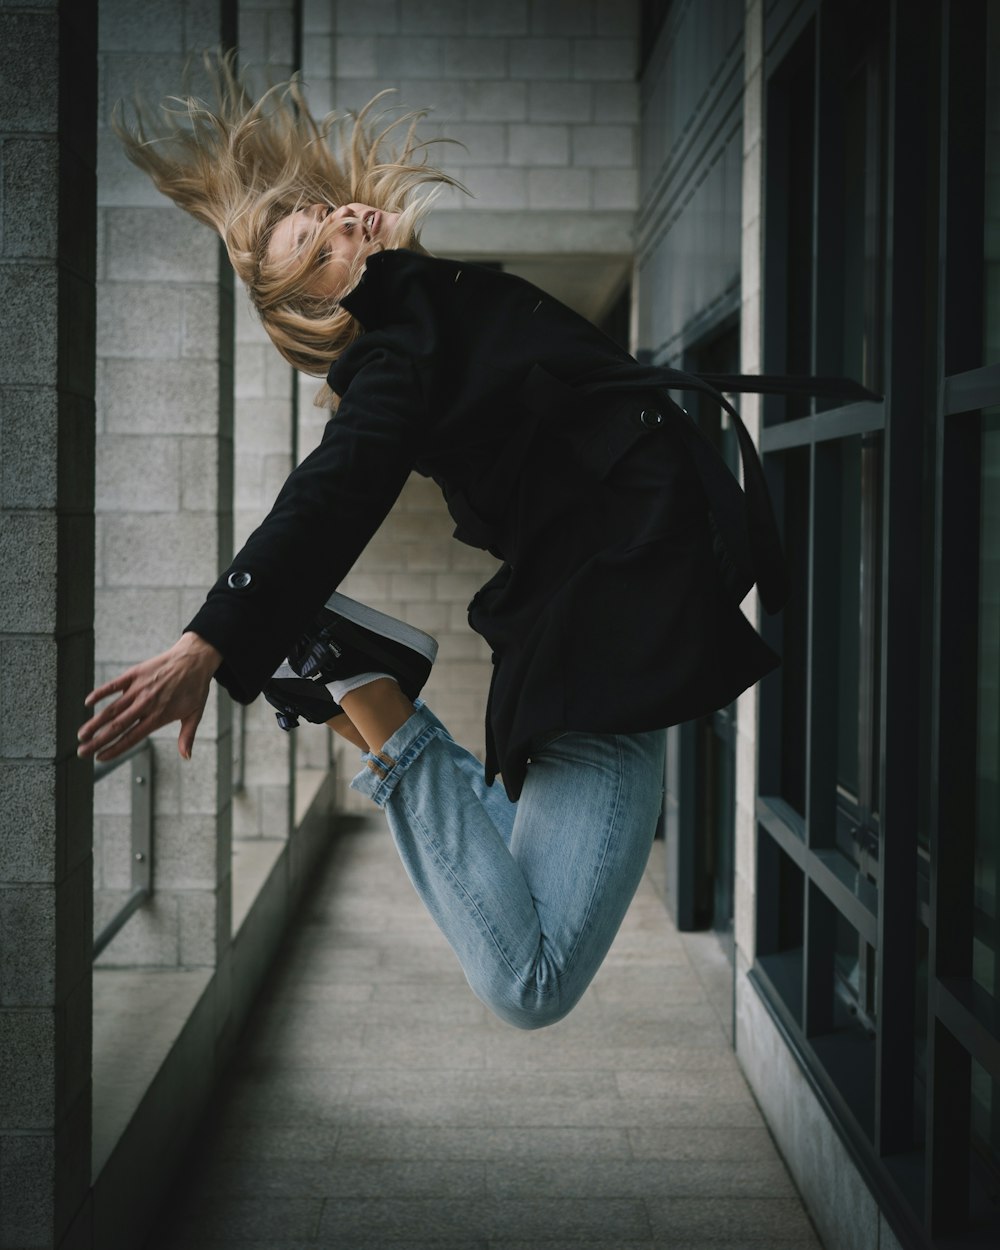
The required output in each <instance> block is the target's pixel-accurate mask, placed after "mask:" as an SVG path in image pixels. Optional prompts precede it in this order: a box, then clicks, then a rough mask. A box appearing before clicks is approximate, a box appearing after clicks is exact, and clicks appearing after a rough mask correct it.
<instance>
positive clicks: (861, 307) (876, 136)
mask: <svg viewBox="0 0 1000 1250" xmlns="http://www.w3.org/2000/svg"><path fill="white" fill-rule="evenodd" d="M876 26H878V24H877V23H876ZM866 34H867V32H866V29H865V25H864V23H863V22H861V23H859V24H853V23H852V24H850V25H849V26H848V35H849V36H853V37H854V38H855V39H857V37H858V36H859V35H860V36H861V37H862V38H864V37H865V35H866ZM883 55H884V54H883V45H882V40H881V38H880V36H879V34H878V31H877V29H876V30H875V31H873V32H871V38H870V42H868V43H866V44H864V45H863V46H862V47H861V48H860V58H859V59H858V60H856V61H855V62H854V64H853V66H851V67H850V68H849V71H848V73H847V76H846V82H845V84H844V92H843V96H842V108H843V114H842V123H843V166H842V171H843V172H842V186H843V232H844V233H843V266H842V268H841V270H840V271H839V272H837V273H835V275H834V280H835V281H836V283H837V285H838V286H839V288H840V290H839V292H838V293H839V295H840V299H841V304H842V308H843V320H842V326H841V343H842V359H841V371H842V373H843V374H844V376H845V377H849V378H856V379H857V380H858V381H860V382H864V383H865V384H866V385H867V386H871V387H873V388H875V389H878V388H879V386H880V382H881V341H882V287H883V283H884V277H885V275H884V267H883V264H882V253H883V220H884V212H883V206H884V192H883V166H884V161H883V151H882V149H883V123H882V118H883V105H882V82H883V69H882V65H883Z"/></svg>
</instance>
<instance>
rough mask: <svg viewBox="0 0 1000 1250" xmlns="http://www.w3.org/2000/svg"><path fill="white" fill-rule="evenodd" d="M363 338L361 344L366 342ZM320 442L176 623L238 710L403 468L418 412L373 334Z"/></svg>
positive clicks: (413, 384)
mask: <svg viewBox="0 0 1000 1250" xmlns="http://www.w3.org/2000/svg"><path fill="white" fill-rule="evenodd" d="M365 340H368V341H367V342H366V341H365ZM351 350H352V353H353V352H359V354H360V356H361V360H360V362H359V363H358V366H357V368H356V369H354V370H353V372H352V374H351V380H350V383H349V385H348V386H347V387H346V389H345V390H344V392H343V396H342V399H341V403H340V407H339V409H338V411H337V414H336V416H335V417H333V419H332V420H330V421H329V422H328V423H327V426H326V430H325V432H324V434H323V438H322V441H321V442H320V445H319V446H318V447H317V448H316V449H315V450H314V451H313V452H312V453H310V455H308V456H307V457H306V458H305V459H304V460H303V461H302V463H301V464H300V465H299V466H298V467H297V468H296V469H294V470H293V471H292V473H291V475H290V476H289V478H288V480H287V481H286V482H285V485H284V486H283V487H282V489H281V492H280V493H279V495H278V498H277V500H276V501H275V504H274V506H273V507H272V509H271V511H270V512H269V513H268V515H267V517H266V518H265V520H264V521H263V523H262V524H261V525H260V526H259V527H258V528H257V529H256V530H254V532H253V533H252V534H251V535H250V537H249V538H248V539H247V542H246V544H245V545H244V547H243V549H242V550H241V551H240V552H239V554H238V555H237V556H236V558H235V559H234V560H233V562H232V564H231V565H230V566H229V568H228V569H226V571H225V572H224V573H223V574H222V576H221V577H220V578H219V580H218V581H217V582H216V584H215V585H214V586H213V587H212V589H211V590H210V591H209V593H208V597H207V599H206V601H205V603H204V606H203V607H202V608H201V610H200V611H199V612H198V614H197V615H196V616H195V617H194V619H193V620H192V621H191V622H190V623H189V624H188V625H187V627H186V628H187V629H189V630H193V631H194V632H195V633H197V634H200V635H201V637H202V638H204V639H206V640H207V641H208V642H210V643H212V645H213V646H214V647H216V648H217V649H218V650H219V651H220V652H221V653H222V656H223V662H222V665H221V666H220V668H219V670H218V671H217V673H216V678H217V680H218V681H219V682H220V683H221V684H222V685H223V686H224V687H225V688H226V690H228V691H229V693H230V694H231V695H232V696H233V698H234V699H236V700H237V701H239V702H241V703H249V702H250V701H251V700H252V699H254V698H256V696H257V695H258V694H259V693H260V691H261V688H262V686H263V685H264V683H265V682H266V681H267V679H268V677H270V675H271V673H273V672H274V670H275V669H276V668H277V667H278V665H279V664H280V663H281V661H282V660H283V659H284V657H285V656H286V655H287V653H288V650H289V647H290V646H291V644H292V643H293V642H294V641H295V640H296V639H297V638H298V637H300V635H301V634H302V633H303V631H304V630H305V629H306V628H307V626H308V625H309V624H310V623H311V621H312V620H313V618H314V617H315V615H316V613H317V612H318V611H319V609H320V608H321V607H322V606H323V604H324V603H325V602H326V600H327V599H328V598H329V597H330V595H331V594H332V593H333V591H334V590H335V589H336V587H337V586H338V585H339V583H340V582H341V580H342V579H343V578H344V576H345V575H346V574H347V572H348V571H349V570H350V568H351V566H352V565H353V564H354V562H355V560H357V558H358V556H359V555H360V554H361V552H362V551H363V550H364V548H365V546H366V544H367V543H368V541H369V539H370V538H371V537H372V535H373V534H374V533H375V531H376V530H377V529H378V527H379V525H381V523H382V521H383V520H384V519H385V517H386V514H387V513H388V512H389V509H390V508H391V507H392V505H393V503H394V502H395V500H396V498H397V497H398V495H399V493H400V491H401V490H402V488H403V485H404V483H405V481H406V478H407V476H408V474H409V472H410V470H411V468H412V467H413V464H414V461H415V459H416V456H417V450H418V447H419V442H420V439H419V435H420V431H421V428H422V421H423V417H422V414H423V412H424V404H423V398H422V394H421V390H422V388H421V386H420V382H419V378H418V375H417V371H416V370H415V368H414V367H413V365H412V363H411V361H410V359H409V358H408V357H407V356H406V355H404V354H402V353H399V352H395V351H393V350H392V344H391V340H387V338H386V336H382V335H378V334H372V335H370V336H369V335H365V336H364V337H363V339H362V340H361V341H360V342H359V343H358V344H357V346H356V347H355V348H352V349H351Z"/></svg>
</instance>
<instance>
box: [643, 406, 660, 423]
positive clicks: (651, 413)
mask: <svg viewBox="0 0 1000 1250" xmlns="http://www.w3.org/2000/svg"><path fill="white" fill-rule="evenodd" d="M639 420H640V421H641V422H642V424H643V425H648V426H657V425H662V424H663V413H662V412H657V411H656V409H655V408H643V410H642V412H640V413H639Z"/></svg>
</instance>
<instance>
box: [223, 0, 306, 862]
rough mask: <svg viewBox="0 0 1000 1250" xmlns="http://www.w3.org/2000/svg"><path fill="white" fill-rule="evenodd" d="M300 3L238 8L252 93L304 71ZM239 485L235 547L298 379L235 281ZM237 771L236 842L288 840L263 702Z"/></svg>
mask: <svg viewBox="0 0 1000 1250" xmlns="http://www.w3.org/2000/svg"><path fill="white" fill-rule="evenodd" d="M295 7H296V6H295V0H254V2H253V3H242V4H241V5H240V8H239V48H240V60H241V63H242V65H243V66H244V68H246V69H247V71H248V72H249V75H250V81H251V83H252V84H253V89H254V90H255V91H263V90H265V89H266V88H267V87H268V86H270V85H271V84H272V83H275V82H282V81H284V80H286V79H288V78H289V77H290V76H291V75H292V73H293V72H294V70H295V69H296V68H298V56H299V52H298V47H297V46H296V29H295ZM235 309H236V358H235V359H236V364H235V370H234V414H233V418H234V420H233V450H234V469H235V480H234V487H233V508H234V513H233V529H234V540H235V541H234V546H235V548H236V549H239V547H240V545H241V544H242V543H243V542H244V541H245V540H246V539H247V538H248V537H249V535H250V533H251V531H252V530H253V529H255V528H256V526H257V525H259V524H260V520H261V518H262V516H263V515H264V514H265V513H266V512H267V510H268V508H270V506H271V504H272V503H273V502H274V499H275V496H276V495H277V493H278V491H279V490H280V489H281V485H282V483H283V482H284V480H285V478H286V477H287V476H288V473H289V471H290V470H291V467H292V448H293V445H294V437H293V433H294V431H293V423H294V421H295V419H296V416H295V408H296V381H295V374H294V371H293V370H292V369H291V367H290V366H289V365H287V364H285V362H284V361H283V360H282V359H281V357H280V356H279V355H278V353H277V352H276V351H275V350H274V348H273V347H272V346H271V341H270V339H269V338H268V337H267V335H266V334H265V333H264V331H263V329H262V328H261V325H260V322H259V321H258V319H257V316H256V314H255V313H254V312H253V309H252V308H251V305H250V301H249V300H248V299H247V296H246V293H245V291H244V290H243V288H242V287H241V286H240V285H239V283H237V284H236V299H235ZM233 715H234V726H233V740H234V750H235V757H236V758H235V768H236V775H237V776H240V777H242V785H241V786H237V787H236V788H235V789H234V793H233V837H234V838H260V837H265V838H280V837H288V835H289V833H290V832H291V827H292V819H293V812H292V806H293V801H294V800H293V789H294V776H293V771H292V770H293V767H294V756H295V751H294V748H295V746H296V744H297V740H298V739H297V737H296V736H294V735H289V734H284V733H282V732H281V730H279V729H278V727H277V725H276V723H275V720H274V715H273V713H272V711H271V708H270V706H269V705H268V704H267V703H266V702H265V701H264V700H263V699H258V700H257V701H256V702H255V703H252V704H251V705H250V706H249V707H246V708H242V707H234V709H233Z"/></svg>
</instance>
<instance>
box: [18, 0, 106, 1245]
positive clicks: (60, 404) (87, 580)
mask: <svg viewBox="0 0 1000 1250" xmlns="http://www.w3.org/2000/svg"><path fill="white" fill-rule="evenodd" d="M96 27H97V14H96V5H95V4H94V3H93V2H92V0H90V2H88V0H75V2H72V0H63V2H62V3H59V4H50V5H46V6H42V5H31V6H27V5H22V6H13V5H6V6H4V7H3V8H2V9H0V565H2V568H3V573H4V589H3V593H2V595H0V950H2V952H3V966H2V969H0V1065H2V1068H3V1071H2V1073H0V1246H3V1247H9V1248H10V1250H14V1248H16V1247H27V1246H32V1247H40V1246H55V1245H57V1244H58V1245H66V1244H70V1243H72V1244H73V1245H84V1244H87V1245H89V1241H86V1232H87V1191H88V1188H89V1184H90V1137H91V1107H90V1089H91V1075H90V1057H91V1038H92V1032H91V970H90V937H91V866H92V860H91V833H92V825H91V811H90V785H91V779H90V767H89V765H87V764H85V763H84V762H83V761H82V760H78V759H77V758H76V730H77V727H78V725H79V722H80V720H81V718H82V715H83V698H84V695H85V694H86V692H87V690H88V689H89V688H90V682H91V677H92V671H93V670H92V665H91V659H90V656H91V627H92V624H91V623H92V613H93V554H94V548H93V473H92V469H93V448H94V374H93V350H94V174H95V163H96V152H95V145H94V130H93V115H94V110H95V108H96V99H97V80H96V72H95V68H94V61H95V49H96Z"/></svg>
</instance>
